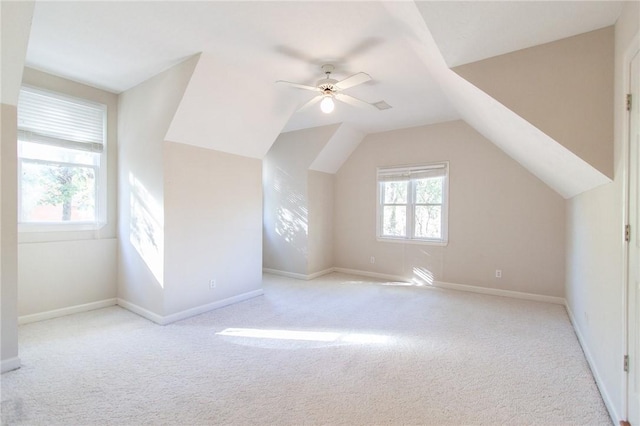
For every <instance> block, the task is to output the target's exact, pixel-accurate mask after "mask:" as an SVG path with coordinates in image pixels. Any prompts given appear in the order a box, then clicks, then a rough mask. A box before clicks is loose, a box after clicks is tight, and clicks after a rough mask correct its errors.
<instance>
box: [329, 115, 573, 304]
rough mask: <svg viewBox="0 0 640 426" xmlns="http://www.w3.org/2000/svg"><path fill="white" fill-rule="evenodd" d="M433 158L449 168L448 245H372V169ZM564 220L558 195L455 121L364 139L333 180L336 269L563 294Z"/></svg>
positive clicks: (373, 201) (561, 203) (373, 180)
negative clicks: (498, 272)
mask: <svg viewBox="0 0 640 426" xmlns="http://www.w3.org/2000/svg"><path fill="white" fill-rule="evenodd" d="M437 161H449V162H450V175H449V190H450V203H449V244H448V245H447V246H446V247H439V246H433V245H423V244H405V243H395V242H378V241H376V203H377V201H376V167H379V166H396V165H407V164H420V163H430V162H437ZM564 215H565V203H564V200H563V199H562V197H560V196H559V195H558V194H557V193H555V192H554V191H552V190H551V189H549V188H548V187H547V186H546V185H545V184H544V183H542V182H541V181H540V180H538V179H537V178H535V177H534V176H533V175H531V174H530V173H529V172H527V171H526V170H525V169H524V168H523V167H522V166H520V165H519V164H518V163H516V162H515V161H513V160H512V159H510V158H509V157H508V156H506V155H505V154H504V153H503V152H502V151H500V150H499V149H498V148H497V147H496V146H495V145H493V144H492V143H491V142H489V141H488V140H486V139H485V138H484V137H482V136H481V135H480V134H479V133H477V132H476V131H475V130H473V129H472V128H471V127H470V126H468V125H467V124H466V123H464V122H462V121H454V122H448V123H441V124H436V125H432V126H424V127H416V128H410V129H403V130H398V131H392V132H385V133H378V134H372V135H368V136H367V137H366V138H365V139H364V141H363V142H362V144H360V146H359V147H358V148H357V149H356V151H355V152H354V153H353V154H352V155H351V157H350V158H349V159H348V160H347V161H346V162H345V164H344V165H343V167H342V168H341V169H340V170H339V171H338V173H337V174H336V178H335V214H334V218H335V224H334V229H335V233H334V246H335V250H334V258H335V266H337V267H341V268H347V269H355V270H363V271H369V272H375V273H381V274H390V275H394V276H401V277H404V278H406V279H411V278H416V277H417V274H416V273H415V272H416V271H418V270H419V271H420V274H425V273H426V274H427V275H432V276H433V279H434V280H436V281H443V282H449V283H454V284H466V285H474V286H480V287H488V288H496V289H504V290H512V291H519V292H526V293H534V294H540V295H547V296H558V297H562V296H563V294H564V288H563V283H564V249H565V241H564V237H565V231H564ZM371 256H373V257H375V263H374V264H371V263H370V257H371ZM496 269H501V270H502V278H501V279H498V278H495V270H496Z"/></svg>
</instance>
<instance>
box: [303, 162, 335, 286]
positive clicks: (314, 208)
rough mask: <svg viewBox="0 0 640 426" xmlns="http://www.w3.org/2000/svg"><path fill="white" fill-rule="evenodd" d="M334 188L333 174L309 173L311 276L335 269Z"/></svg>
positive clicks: (309, 266)
mask: <svg viewBox="0 0 640 426" xmlns="http://www.w3.org/2000/svg"><path fill="white" fill-rule="evenodd" d="M333 186H334V175H333V174H330V173H324V172H318V171H313V170H310V171H309V174H308V176H307V193H308V196H309V216H308V219H309V239H308V242H309V265H308V274H309V275H311V274H315V273H317V272H322V271H326V270H327V269H329V268H333V207H334V204H333V199H334V190H333Z"/></svg>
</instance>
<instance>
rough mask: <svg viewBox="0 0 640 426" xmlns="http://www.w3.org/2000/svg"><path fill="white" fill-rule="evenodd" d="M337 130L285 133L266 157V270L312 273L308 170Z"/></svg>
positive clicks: (309, 130)
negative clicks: (310, 265)
mask: <svg viewBox="0 0 640 426" xmlns="http://www.w3.org/2000/svg"><path fill="white" fill-rule="evenodd" d="M338 128H339V125H337V124H336V125H330V126H322V127H315V128H312V129H306V130H296V131H293V132H287V133H282V134H280V136H278V139H276V141H275V142H274V143H273V146H272V147H271V149H270V150H269V152H268V153H267V155H266V156H265V158H264V166H263V167H264V170H263V185H264V201H263V203H264V228H263V232H264V237H263V238H264V239H263V266H264V267H265V268H268V269H276V270H279V271H286V272H292V273H296V274H303V275H307V274H309V225H310V224H309V193H308V190H309V187H308V176H309V167H310V166H311V164H312V163H313V161H314V160H315V159H316V157H317V156H318V154H319V153H320V152H321V151H322V149H323V147H324V146H325V145H326V144H327V143H328V142H329V140H330V139H331V138H332V136H333V135H334V134H335V132H336V131H337V130H338ZM314 272H315V271H314Z"/></svg>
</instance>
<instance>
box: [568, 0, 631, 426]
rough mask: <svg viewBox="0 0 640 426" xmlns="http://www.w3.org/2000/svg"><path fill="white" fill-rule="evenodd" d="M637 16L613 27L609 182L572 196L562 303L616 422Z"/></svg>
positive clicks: (625, 16) (626, 14) (627, 14)
mask: <svg viewBox="0 0 640 426" xmlns="http://www.w3.org/2000/svg"><path fill="white" fill-rule="evenodd" d="M638 16H640V3H638V2H626V3H625V6H624V9H623V11H622V13H621V15H620V18H619V20H618V22H617V23H616V27H615V85H614V87H615V92H614V94H615V96H614V97H613V101H614V102H613V105H615V107H614V108H612V109H613V111H614V114H615V115H614V117H615V118H614V135H615V137H614V149H613V156H614V165H615V167H614V181H613V182H612V183H611V184H608V185H605V186H602V187H600V188H596V189H594V190H592V191H589V192H586V193H584V194H581V195H579V196H577V197H574V198H572V199H571V200H570V201H569V202H568V206H567V277H566V298H567V304H568V307H569V309H570V311H571V312H572V313H573V319H574V325H575V327H576V330H577V332H578V334H579V335H580V336H581V337H582V343H583V347H584V349H585V354H586V355H587V357H588V358H589V359H590V361H591V365H592V369H593V370H594V375H595V376H596V377H598V379H599V385H600V390H601V393H602V395H603V397H604V400H605V402H606V403H607V406H608V408H609V410H610V412H611V414H612V417H613V418H614V420H616V421H617V420H620V419H623V418H624V412H623V404H624V373H623V368H622V359H623V355H624V339H625V336H624V327H625V323H624V321H625V319H624V315H625V307H624V303H623V298H624V293H625V287H624V286H625V284H624V276H623V241H622V229H623V225H624V224H623V200H624V187H625V183H624V179H625V178H624V169H625V167H626V166H625V162H626V158H625V156H624V150H625V148H624V146H625V144H626V142H625V130H624V129H625V121H626V120H627V113H626V111H625V110H624V96H625V94H626V93H627V90H628V88H627V87H625V85H626V80H625V79H626V78H627V77H626V74H625V73H626V72H627V71H626V65H625V56H626V55H627V53H628V52H629V48H630V47H631V46H632V44H633V43H635V46H636V49H637V48H638V47H640V41H639V40H638V31H639V30H640V24H639V20H638ZM634 39H635V41H633V40H634Z"/></svg>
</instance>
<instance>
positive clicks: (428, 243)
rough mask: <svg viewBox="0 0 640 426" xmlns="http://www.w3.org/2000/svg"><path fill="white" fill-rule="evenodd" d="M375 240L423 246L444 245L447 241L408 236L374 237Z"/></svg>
mask: <svg viewBox="0 0 640 426" xmlns="http://www.w3.org/2000/svg"><path fill="white" fill-rule="evenodd" d="M376 240H377V241H378V242H380V243H403V244H416V245H423V246H436V247H446V246H447V245H448V244H449V241H442V240H440V241H436V240H415V239H414V240H411V239H408V238H390V237H376Z"/></svg>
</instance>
